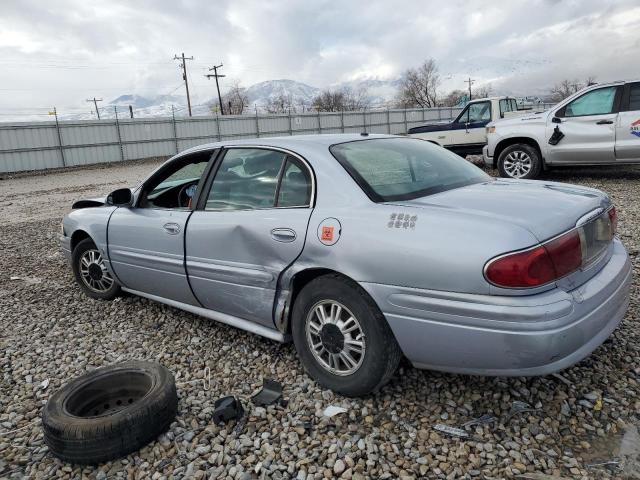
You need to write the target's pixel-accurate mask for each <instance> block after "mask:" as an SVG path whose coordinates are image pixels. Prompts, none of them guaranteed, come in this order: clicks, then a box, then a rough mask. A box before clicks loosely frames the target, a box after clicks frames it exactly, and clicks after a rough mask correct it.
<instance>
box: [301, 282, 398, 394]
mask: <svg viewBox="0 0 640 480" xmlns="http://www.w3.org/2000/svg"><path fill="white" fill-rule="evenodd" d="M292 333H293V342H294V345H295V347H296V351H297V352H298V356H299V357H300V360H301V362H302V365H303V366H304V368H305V370H306V371H307V373H308V374H309V376H311V377H312V378H313V379H314V380H316V381H317V382H318V383H320V384H321V385H323V386H325V387H327V388H330V389H331V390H333V391H334V392H338V393H341V394H343V395H346V396H350V397H356V396H361V395H367V394H369V393H372V392H375V391H377V390H379V389H380V388H381V387H382V386H383V385H384V384H385V383H387V382H388V381H389V379H390V378H391V376H392V375H393V374H394V373H395V371H396V369H397V367H398V363H399V362H400V359H401V357H402V353H401V351H400V347H399V346H398V343H397V342H396V340H395V337H394V336H393V333H392V332H391V329H390V328H389V325H388V324H387V320H386V319H385V318H384V316H383V315H382V312H381V311H380V309H379V308H378V306H377V305H376V304H375V303H374V301H373V300H372V299H371V297H369V295H368V294H367V293H366V292H365V291H363V290H362V288H361V287H360V286H359V285H357V284H355V283H354V282H352V281H350V280H348V279H346V278H344V277H341V276H340V275H324V276H322V277H318V278H316V279H314V280H312V281H311V282H309V283H308V284H307V285H306V286H305V287H304V288H303V289H302V290H301V291H300V294H299V295H298V297H297V298H296V301H295V304H294V306H293V318H292Z"/></svg>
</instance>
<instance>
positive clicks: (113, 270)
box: [60, 134, 631, 395]
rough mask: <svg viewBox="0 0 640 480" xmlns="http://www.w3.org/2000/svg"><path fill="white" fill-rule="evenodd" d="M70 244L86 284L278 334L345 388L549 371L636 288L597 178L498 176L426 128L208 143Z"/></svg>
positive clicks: (67, 238) (601, 332)
mask: <svg viewBox="0 0 640 480" xmlns="http://www.w3.org/2000/svg"><path fill="white" fill-rule="evenodd" d="M62 229H63V231H62V234H61V237H60V240H61V243H62V248H63V249H64V251H65V253H66V255H67V257H68V259H69V260H70V262H71V265H72V267H73V272H74V274H75V278H76V280H77V282H78V284H79V285H80V287H81V289H82V290H84V292H85V293H86V294H87V295H88V296H90V297H92V298H96V299H105V300H106V299H112V298H114V297H115V296H116V295H118V293H119V292H120V291H121V290H124V291H126V292H130V293H133V294H136V295H140V296H142V297H146V298H149V299H152V300H155V301H158V302H163V303H165V304H168V305H171V306H173V307H176V308H179V309H183V310H186V311H188V312H192V313H195V314H199V315H202V316H205V317H208V318H210V319H213V320H217V321H219V322H222V323H225V324H228V325H233V326H235V327H238V328H242V329H245V330H248V331H250V332H254V333H257V334H259V335H263V336H265V337H268V338H271V339H274V340H277V341H281V342H284V341H288V340H290V339H292V340H293V342H294V344H295V347H296V350H297V352H298V354H299V356H300V359H301V361H302V364H303V365H304V367H305V369H306V370H307V372H308V373H309V374H310V375H311V376H312V377H313V378H314V379H316V380H317V381H318V382H320V383H321V384H322V385H324V386H326V387H329V388H331V389H333V390H335V391H337V392H340V393H343V394H345V395H363V394H367V393H369V392H372V391H375V390H376V389H378V388H380V387H381V386H382V385H384V383H385V382H386V381H387V380H388V379H389V378H390V377H391V376H392V375H393V373H394V371H395V370H396V367H397V365H398V362H399V361H400V359H401V357H402V356H403V355H404V356H405V357H407V358H408V359H409V360H410V361H411V362H412V363H413V365H415V366H416V367H418V368H426V369H434V370H443V371H447V372H460V373H469V374H479V375H543V374H546V373H549V372H553V371H557V370H560V369H563V368H566V367H568V366H570V365H572V364H574V363H576V362H578V361H579V360H581V359H582V358H584V357H585V356H587V355H588V354H589V353H590V352H592V351H593V350H594V349H595V348H596V347H597V346H598V345H600V344H601V343H602V342H603V341H604V340H605V339H606V338H607V337H608V336H609V335H610V334H611V333H612V331H613V330H614V329H615V328H616V326H617V325H618V323H619V322H620V321H621V319H622V317H623V315H624V313H625V311H626V308H627V306H628V301H629V286H630V282H631V267H630V262H629V260H628V257H627V253H626V251H625V249H624V247H623V246H622V244H621V243H620V241H619V240H618V239H616V238H615V236H614V235H615V229H616V211H615V208H614V207H613V205H612V204H611V201H610V199H609V197H608V196H607V195H606V194H604V193H602V192H600V191H598V190H594V189H590V188H584V187H577V186H573V185H566V184H561V183H554V182H536V181H526V180H511V179H509V180H507V179H498V180H496V179H492V178H491V177H489V176H488V175H486V174H485V173H484V172H483V171H482V170H480V169H478V168H476V167H475V166H473V165H471V164H470V163H468V162H466V161H465V160H463V159H462V158H460V157H458V156H457V155H455V154H453V153H451V152H448V151H446V150H444V149H442V148H439V147H437V146H435V145H432V144H430V143H429V142H425V141H422V140H418V139H411V138H400V137H394V136H387V135H367V134H359V135H358V134H348V135H315V136H300V137H286V138H269V139H256V140H239V141H229V142H221V143H212V144H208V145H202V146H200V147H196V148H192V149H190V150H187V151H185V152H182V153H180V154H179V155H176V156H175V157H174V158H172V159H170V160H169V161H167V162H166V163H165V164H164V165H162V166H161V167H160V168H159V169H158V170H156V171H155V172H154V173H152V174H151V176H150V177H149V178H148V179H147V180H145V181H144V182H142V184H141V185H140V186H138V187H137V188H135V189H133V190H129V189H121V190H116V191H114V192H113V193H111V194H110V195H109V196H108V197H107V198H106V199H94V200H83V201H79V202H76V204H74V210H73V211H72V212H71V213H70V214H68V215H67V216H66V217H65V218H64V221H63V226H62Z"/></svg>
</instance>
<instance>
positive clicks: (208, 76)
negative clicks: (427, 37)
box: [205, 63, 226, 115]
mask: <svg viewBox="0 0 640 480" xmlns="http://www.w3.org/2000/svg"><path fill="white" fill-rule="evenodd" d="M222 66H223V65H222V63H221V64H220V65H214V66H213V67H211V68H210V69H209V71H211V70H213V74H209V75H205V77H207V78H208V79H211V77H214V78H215V79H216V89H217V90H218V105H220V113H221V114H222V115H224V108H223V107H222V96H221V95H220V84H219V83H218V78H222V77H225V76H226V75H220V74H219V73H218V69H219V68H222Z"/></svg>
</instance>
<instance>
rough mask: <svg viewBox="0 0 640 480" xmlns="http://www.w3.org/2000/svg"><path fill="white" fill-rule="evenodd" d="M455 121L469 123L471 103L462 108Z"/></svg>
mask: <svg viewBox="0 0 640 480" xmlns="http://www.w3.org/2000/svg"><path fill="white" fill-rule="evenodd" d="M455 123H469V105H467V108H465V109H464V110H462V113H461V114H460V116H459V117H458V118H457V119H456V121H455Z"/></svg>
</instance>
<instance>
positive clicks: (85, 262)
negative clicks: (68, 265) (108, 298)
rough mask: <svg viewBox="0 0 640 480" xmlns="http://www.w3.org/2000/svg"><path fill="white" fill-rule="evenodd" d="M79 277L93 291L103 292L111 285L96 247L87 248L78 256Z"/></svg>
mask: <svg viewBox="0 0 640 480" xmlns="http://www.w3.org/2000/svg"><path fill="white" fill-rule="evenodd" d="M80 278H82V281H83V282H84V284H85V285H86V286H87V287H88V288H89V289H91V290H92V291H94V292H97V293H104V292H107V291H108V290H109V289H110V288H111V287H112V286H113V277H111V274H109V271H108V270H107V267H106V265H105V264H104V260H103V258H102V254H101V253H100V252H99V251H98V250H96V249H90V250H87V251H86V252H84V253H83V254H82V256H81V257H80Z"/></svg>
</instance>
